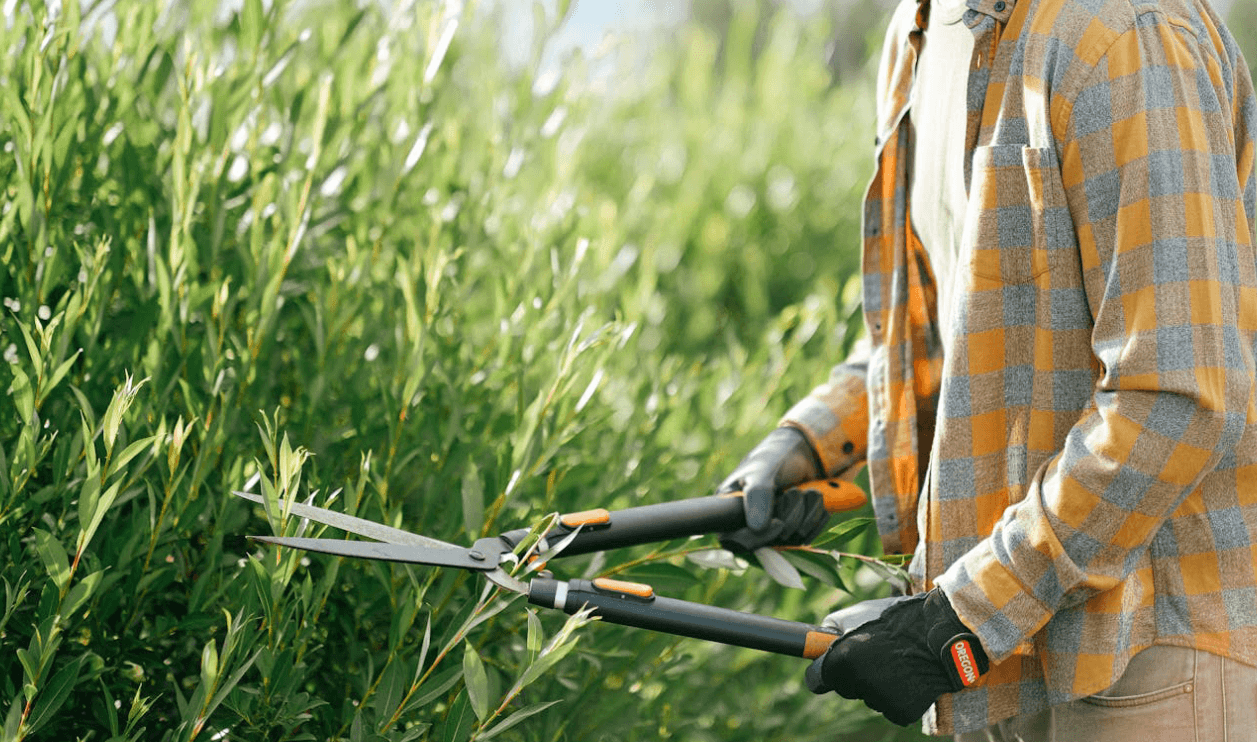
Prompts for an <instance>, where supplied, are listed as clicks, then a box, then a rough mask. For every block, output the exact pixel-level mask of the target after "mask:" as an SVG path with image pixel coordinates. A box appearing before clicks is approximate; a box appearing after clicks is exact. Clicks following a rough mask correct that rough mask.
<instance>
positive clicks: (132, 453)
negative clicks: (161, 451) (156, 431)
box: [110, 435, 157, 472]
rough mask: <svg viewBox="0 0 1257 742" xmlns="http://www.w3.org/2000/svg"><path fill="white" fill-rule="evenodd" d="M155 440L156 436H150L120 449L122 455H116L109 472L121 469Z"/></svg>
mask: <svg viewBox="0 0 1257 742" xmlns="http://www.w3.org/2000/svg"><path fill="white" fill-rule="evenodd" d="M156 438H157V436H156V435H150V436H149V437H147V438H143V439H141V440H138V441H135V442H134V443H132V444H130V445H129V446H127V447H126V448H124V449H122V453H121V454H119V455H118V458H116V459H114V461H113V464H112V468H111V470H110V471H111V472H116V471H119V470H120V469H122V467H124V466H126V465H127V464H128V463H130V461H131V459H133V458H135V457H136V456H138V455H139V454H140V452H141V451H143V450H144V449H145V448H147V447H148V446H151V445H152V444H153V441H154V440H155V439H156Z"/></svg>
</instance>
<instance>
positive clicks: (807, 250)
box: [0, 0, 914, 740]
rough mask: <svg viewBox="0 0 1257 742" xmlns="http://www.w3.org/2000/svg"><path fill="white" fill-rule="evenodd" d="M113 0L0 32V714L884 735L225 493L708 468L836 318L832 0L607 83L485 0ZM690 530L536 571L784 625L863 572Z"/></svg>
mask: <svg viewBox="0 0 1257 742" xmlns="http://www.w3.org/2000/svg"><path fill="white" fill-rule="evenodd" d="M96 5H98V6H100V7H99V8H98V9H94V10H92V11H91V12H89V13H88V14H87V17H86V18H84V17H82V13H83V11H82V9H81V8H80V6H79V4H78V3H77V2H75V1H73V0H65V1H64V2H63V3H62V4H61V6H62V9H61V10H60V12H59V13H57V14H50V12H49V11H48V10H47V9H46V5H45V3H43V2H22V1H19V2H17V3H16V4H15V5H14V10H13V13H12V14H11V16H9V17H8V18H6V22H5V24H4V25H3V27H0V44H2V45H3V47H4V48H5V49H7V50H9V53H8V54H6V55H5V56H4V58H3V59H0V83H2V84H0V144H2V146H3V149H4V151H5V153H6V157H4V158H2V159H0V188H3V193H4V200H3V207H2V208H0V212H2V213H0V253H2V254H3V263H2V265H0V298H3V302H4V311H3V313H0V333H2V335H0V350H3V353H4V358H5V361H6V362H5V363H3V364H0V389H4V390H6V398H7V399H8V400H10V404H11V408H12V410H13V412H12V413H11V414H4V415H0V582H2V583H3V587H4V599H3V614H2V615H0V704H2V705H0V713H3V715H4V718H3V739H5V740H10V739H13V740H16V739H57V740H61V739H76V738H77V739H93V740H139V739H145V740H147V739H161V740H165V739H171V740H191V739H202V740H209V739H243V740H297V739H310V740H324V739H331V738H342V739H352V740H376V739H387V740H405V739H433V740H466V739H469V738H474V739H488V738H491V737H494V736H497V737H498V738H500V739H528V740H532V739H537V740H542V739H544V740H601V739H605V740H614V739H641V738H655V737H660V738H663V737H671V736H676V737H678V738H682V739H687V740H703V739H711V740H716V739H721V740H727V739H748V740H750V739H762V738H779V737H782V736H787V735H788V736H789V737H790V738H792V739H833V738H834V737H835V736H837V735H839V734H840V733H844V732H845V733H851V734H857V733H858V734H863V735H866V738H869V739H883V738H891V737H894V736H896V735H897V734H899V731H898V730H896V729H895V728H893V727H890V726H888V725H886V724H885V723H884V722H881V721H880V720H877V719H875V718H873V717H871V715H870V714H869V713H868V712H866V711H865V710H864V709H863V708H862V707H861V706H859V705H858V704H850V703H846V702H842V701H840V700H838V699H820V700H818V699H815V698H813V697H812V696H811V695H810V694H808V693H807V692H806V691H805V690H803V688H802V671H803V669H804V664H803V663H802V661H800V660H796V659H791V658H785V657H775V656H769V655H764V654H759V653H755V652H750V651H746V650H736V649H730V648H726V647H719V646H712V645H706V644H703V643H700V642H696V641H690V640H679V639H676V638H674V637H668V636H661V635H655V634H650V633H648V632H643V631H636V630H629V629H623V628H619V627H614V626H608V625H598V624H596V623H595V624H584V625H582V624H581V622H580V621H574V620H573V621H565V617H564V616H562V615H561V614H555V613H553V612H549V613H537V612H536V611H535V610H534V609H528V608H527V607H526V606H525V605H524V604H523V603H522V602H521V601H519V600H514V601H511V600H509V599H508V598H507V597H506V596H502V595H500V594H497V593H486V592H485V591H484V589H483V584H482V581H480V580H479V578H476V577H474V576H469V575H465V574H460V573H458V572H456V571H453V570H439V569H429V568H419V567H404V566H396V565H385V564H379V563H361V562H354V561H350V560H337V559H332V558H327V557H321V556H314V555H306V554H302V553H294V552H286V551H285V552H278V551H276V550H274V549H270V548H260V547H259V545H257V544H256V543H253V542H249V541H247V540H246V539H245V538H244V537H245V535H246V534H265V533H270V532H272V531H275V532H282V533H293V532H296V531H298V530H300V529H301V528H303V527H305V526H303V524H300V523H298V522H297V519H295V518H290V519H287V520H284V519H283V518H282V516H281V515H280V514H278V513H276V512H271V514H270V515H269V516H268V514H267V513H268V511H267V510H266V509H264V508H260V507H254V506H253V505H252V504H251V503H248V502H245V501H243V500H240V499H238V498H234V497H232V496H231V495H230V494H229V492H230V491H231V490H233V489H239V488H242V487H249V488H252V489H253V490H254V491H259V492H265V493H267V494H268V495H278V496H281V497H283V496H291V497H294V498H301V499H311V498H312V501H313V502H315V503H316V504H320V505H327V504H329V503H330V507H333V508H336V509H343V510H345V511H348V512H354V513H357V514H358V515H360V516H363V517H367V518H371V519H375V520H379V521H382V522H386V523H389V524H391V525H395V526H399V527H404V528H406V529H408V530H412V531H416V532H421V533H425V534H428V535H430V536H434V537H436V538H441V539H444V540H448V541H451V542H455V543H470V542H471V541H472V540H473V539H474V538H475V537H477V536H479V535H480V534H488V533H495V532H498V531H501V530H508V529H512V528H518V527H521V526H527V525H533V524H538V523H543V522H544V521H545V520H546V518H547V515H548V514H549V513H552V512H562V511H568V510H576V509H585V508H589V507H598V506H603V507H611V508H615V507H627V506H631V505H634V504H641V503H646V502H657V501H664V500H671V499H676V498H681V497H690V496H697V495H704V494H708V493H710V492H711V491H712V488H713V487H714V485H715V484H716V483H717V482H718V481H719V479H720V477H721V476H722V475H723V474H724V473H725V472H727V471H728V470H729V469H730V467H731V466H732V465H733V464H734V463H736V461H737V459H738V458H739V457H740V456H741V454H742V453H743V452H744V451H745V450H746V449H747V448H748V447H749V446H750V445H751V444H753V442H754V441H755V440H756V439H757V438H758V437H759V436H760V435H762V434H763V432H764V431H766V430H767V429H768V428H770V427H771V426H772V425H773V424H774V420H775V418H776V416H777V415H778V414H779V413H780V412H781V411H782V410H784V409H785V406H786V405H787V403H788V401H789V400H791V399H794V398H797V397H798V396H799V395H801V394H803V393H805V392H806V390H807V389H808V388H809V387H810V386H811V385H812V384H814V383H815V382H817V381H818V380H819V379H821V378H823V376H824V374H825V369H826V368H827V367H828V365H829V364H831V363H832V362H833V361H834V360H835V359H836V358H839V357H841V355H842V354H843V353H844V352H845V349H846V348H847V347H848V346H849V344H850V343H851V342H852V340H853V337H854V334H855V332H856V329H857V325H858V321H857V318H858V313H857V303H856V302H857V296H856V291H857V290H856V286H855V283H854V281H853V274H854V271H855V268H856V255H857V249H858V248H857V232H858V226H857V224H856V220H855V214H856V213H857V203H858V197H859V193H860V190H861V189H862V185H863V183H864V182H865V180H866V178H867V175H868V173H869V161H868V157H869V154H868V142H869V141H870V139H871V134H870V131H871V117H872V100H871V86H870V74H871V73H870V70H868V69H867V68H866V69H864V70H862V71H860V72H859V73H858V74H856V75H854V76H852V77H851V78H850V79H845V80H843V81H841V84H839V83H837V82H835V80H834V79H833V78H832V77H831V75H830V72H829V69H828V67H827V65H826V59H827V55H826V45H827V44H828V43H829V42H830V40H831V39H832V38H833V37H834V35H835V34H834V33H833V32H832V30H830V29H827V28H825V27H823V25H817V24H800V23H799V22H797V21H796V20H795V19H793V18H792V17H790V16H788V15H786V14H780V15H775V16H763V17H761V16H760V15H759V14H758V13H757V12H754V11H753V10H751V9H749V7H744V6H743V4H736V5H737V8H738V10H737V12H736V13H735V15H734V17H733V20H732V21H731V24H732V25H731V27H730V28H731V30H730V33H729V34H728V36H726V37H725V38H723V39H719V38H717V37H715V36H713V35H712V34H711V33H710V32H709V31H705V30H703V29H702V28H700V27H685V28H681V29H679V30H677V31H676V34H677V38H676V39H674V40H672V41H670V42H669V43H667V44H664V45H662V46H661V47H660V48H659V50H658V51H657V53H656V55H655V58H654V60H653V61H652V63H651V65H649V67H648V68H646V69H644V70H638V71H636V72H634V73H633V78H634V81H635V84H634V85H632V86H624V88H623V89H620V90H618V91H617V92H616V93H615V94H613V95H608V94H606V93H604V92H598V91H593V90H589V89H587V88H585V87H583V86H582V85H581V84H580V81H581V80H584V79H585V78H586V76H587V75H586V72H587V70H588V65H589V64H590V63H588V62H582V61H581V60H579V59H572V60H569V61H568V62H567V63H565V65H564V68H563V69H564V71H565V75H564V76H563V77H562V78H561V79H560V80H559V82H558V84H557V85H556V86H554V87H553V88H552V89H545V90H543V89H538V87H537V86H536V85H535V82H536V77H537V74H536V70H537V64H538V62H537V60H538V59H540V54H534V55H533V57H532V61H531V62H529V63H528V64H526V65H525V66H524V67H523V68H522V69H521V68H511V67H509V66H506V65H504V64H503V63H502V62H501V61H500V59H499V58H500V56H501V55H500V51H499V49H498V47H497V46H496V41H495V36H494V33H493V32H492V29H491V28H488V24H487V22H486V21H485V16H484V15H483V14H482V13H481V11H479V10H477V9H476V8H475V7H470V8H468V9H466V10H463V11H451V10H450V8H453V7H454V6H455V5H457V4H444V3H410V4H406V3H401V4H399V5H400V6H401V9H400V10H398V11H396V14H395V15H394V16H393V17H391V18H386V17H384V16H383V15H382V13H381V12H380V11H379V10H378V9H377V8H378V4H376V3H365V6H366V7H363V8H354V7H353V6H351V5H350V4H346V3H340V2H327V3H321V4H320V3H303V4H301V5H300V7H299V8H293V7H289V6H287V5H285V4H284V3H282V2H278V1H276V2H274V3H271V4H265V5H264V4H263V3H261V2H259V0H246V1H245V2H243V3H242V7H241V8H240V10H239V11H238V12H228V11H224V10H222V9H221V8H219V4H218V3H216V2H211V1H210V0H189V1H187V2H179V3H173V2H172V3H170V4H157V3H150V2H146V1H145V0H119V1H118V2H116V3H100V4H96ZM542 16H544V13H542V15H541V16H539V21H538V34H537V37H538V42H537V43H538V45H539V46H538V49H540V44H541V43H542V42H544V40H545V38H546V33H547V31H546V29H551V28H553V27H554V26H555V25H556V24H557V23H558V21H559V19H558V18H557V17H553V16H552V17H548V18H545V17H542ZM753 28H754V29H758V31H757V32H755V33H751V32H749V29H753ZM754 39H758V40H756V41H754V43H752V40H754ZM860 43H863V41H862V40H861V41H860ZM717 60H720V61H719V62H717ZM856 525H857V526H858V525H859V524H858V523H857V524H856ZM848 528H849V527H848ZM319 531H320V527H318V526H311V527H309V528H308V530H307V531H306V532H307V533H318V532H319ZM327 535H329V536H331V535H335V534H334V533H332V532H328V534H327ZM844 538H845V543H839V544H836V545H839V546H843V548H846V549H847V550H849V551H851V552H860V553H871V552H872V550H874V549H875V548H876V547H875V543H874V539H873V537H872V536H871V534H870V533H869V530H868V529H867V528H861V527H856V528H853V529H849V530H847V531H846V536H845V537H844ZM712 545H713V542H712V540H711V539H705V540H702V541H699V542H694V543H688V542H687V543H675V544H668V545H665V546H664V547H663V548H662V549H659V550H653V551H652V550H648V549H645V548H640V549H636V550H628V551H626V552H625V553H611V554H607V555H605V556H603V557H585V558H578V559H574V560H569V561H568V562H564V563H562V564H557V563H556V566H555V569H556V571H558V572H559V573H560V576H562V577H575V576H581V575H590V574H614V575H620V576H625V577H632V578H638V579H645V580H647V581H651V582H652V583H653V584H655V586H656V587H657V588H658V589H659V590H660V592H663V593H665V594H670V595H676V596H681V597H686V598H688V599H691V600H701V601H706V602H711V603H716V604H720V605H725V606H728V607H732V608H738V609H741V610H748V611H755V612H760V613H771V614H774V615H778V616H782V617H787V618H794V619H798V620H807V621H817V620H819V619H820V617H821V616H823V615H824V613H825V612H826V611H827V610H829V609H830V608H832V607H833V606H834V605H835V604H837V603H839V602H841V601H843V600H849V599H851V594H852V593H854V594H856V595H866V594H871V593H872V592H876V591H877V590H879V589H882V588H881V586H880V585H879V583H878V581H877V579H876V577H875V576H874V577H872V578H870V575H873V574H874V573H871V572H869V571H868V570H867V569H859V568H858V565H860V564H862V563H861V562H860V561H859V560H856V559H852V558H844V559H841V560H837V561H835V560H830V562H828V563H826V564H827V565H828V566H824V565H822V566H823V568H821V569H814V570H812V571H813V572H817V573H818V578H812V577H809V578H808V579H809V582H810V583H811V588H810V589H809V590H808V591H806V592H803V591H791V590H787V589H784V588H780V587H777V586H775V585H774V584H773V583H772V582H771V581H770V580H769V579H768V578H767V577H766V575H765V574H764V573H763V572H762V571H760V570H758V569H756V568H750V569H745V570H744V569H740V568H738V569H728V568H719V567H703V566H700V565H699V564H697V563H696V562H695V558H697V557H695V556H694V555H693V554H690V552H694V551H696V550H698V549H699V548H706V547H710V546H712ZM826 583H830V584H833V585H842V586H843V588H845V589H836V588H834V587H830V586H829V585H827V584H826ZM904 734H906V735H908V736H914V733H911V732H905V733H904Z"/></svg>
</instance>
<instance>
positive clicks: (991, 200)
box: [963, 144, 1077, 290]
mask: <svg viewBox="0 0 1257 742" xmlns="http://www.w3.org/2000/svg"><path fill="white" fill-rule="evenodd" d="M972 172H973V179H972V185H971V187H970V191H969V205H968V211H967V212H966V214H965V228H964V240H963V245H964V249H965V250H966V251H967V254H968V256H969V271H970V273H971V274H972V275H973V277H974V279H975V286H974V288H976V289H978V290H981V289H983V288H988V289H990V288H997V287H998V286H999V285H1007V284H1018V283H1026V282H1029V281H1033V280H1035V279H1036V278H1038V277H1039V276H1042V275H1043V274H1045V273H1047V272H1048V271H1049V270H1050V269H1051V268H1052V266H1053V265H1054V264H1057V263H1059V262H1061V260H1063V259H1065V258H1067V257H1068V255H1070V254H1071V253H1070V251H1073V250H1076V247H1075V246H1076V244H1077V243H1076V240H1075V237H1074V230H1073V220H1072V219H1071V218H1070V215H1069V206H1068V204H1067V203H1066V201H1065V189H1064V187H1063V186H1062V185H1061V175H1060V167H1059V165H1058V164H1057V159H1056V151H1055V150H1054V149H1052V148H1051V147H1047V148H1035V147H1026V146H1024V145H1021V144H1001V145H994V146H987V147H979V148H977V150H975V151H974V154H973V170H972Z"/></svg>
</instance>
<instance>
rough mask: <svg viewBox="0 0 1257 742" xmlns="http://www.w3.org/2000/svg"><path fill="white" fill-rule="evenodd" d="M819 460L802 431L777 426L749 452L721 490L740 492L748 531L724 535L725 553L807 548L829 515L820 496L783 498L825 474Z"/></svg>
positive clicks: (811, 493)
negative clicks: (794, 546)
mask: <svg viewBox="0 0 1257 742" xmlns="http://www.w3.org/2000/svg"><path fill="white" fill-rule="evenodd" d="M824 474H825V472H824V470H823V469H822V467H821V461H820V457H819V456H817V455H816V451H815V450H813V449H812V444H810V443H808V440H807V438H806V437H804V435H803V433H801V432H799V431H798V430H796V429H794V428H790V427H782V428H777V429H776V430H774V431H772V432H771V433H769V434H768V435H767V436H766V437H765V438H764V440H762V441H760V443H759V444H758V445H756V446H755V447H754V448H752V449H751V452H750V453H748V454H747V455H746V457H745V458H743V459H742V461H741V463H739V464H738V465H737V467H736V468H735V469H734V470H733V473H731V474H730V475H729V476H728V477H726V478H725V480H724V481H723V482H721V484H720V487H719V488H717V490H716V493H717V494H723V493H726V492H739V491H740V492H742V493H743V495H744V497H743V500H742V505H743V507H744V508H745V510H746V527H745V528H741V529H738V530H737V531H733V532H732V533H726V534H722V535H721V537H720V543H721V545H723V546H724V547H725V548H726V549H729V550H730V551H734V552H740V553H752V552H754V551H756V550H757V549H759V548H761V547H764V546H789V545H797V544H806V543H808V542H809V541H811V540H812V539H814V538H816V537H817V536H818V535H819V534H820V533H821V531H823V530H825V526H826V524H828V523H829V513H828V512H826V510H825V502H824V498H823V497H822V496H821V494H820V493H818V492H795V493H791V494H790V496H788V497H780V496H779V495H780V494H781V493H782V492H785V491H786V490H789V489H790V488H791V487H792V486H794V485H796V484H802V483H804V482H809V481H812V480H815V479H819V478H821V477H822V476H824Z"/></svg>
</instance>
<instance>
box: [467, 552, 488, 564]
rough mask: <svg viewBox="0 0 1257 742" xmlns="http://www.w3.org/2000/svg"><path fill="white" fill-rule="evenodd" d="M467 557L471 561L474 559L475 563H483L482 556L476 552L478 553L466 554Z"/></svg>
mask: <svg viewBox="0 0 1257 742" xmlns="http://www.w3.org/2000/svg"><path fill="white" fill-rule="evenodd" d="M467 556H469V557H471V558H472V559H475V560H476V561H477V562H483V561H484V554H481V553H480V552H478V551H473V552H471V553H470V554H468V555H467Z"/></svg>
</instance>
